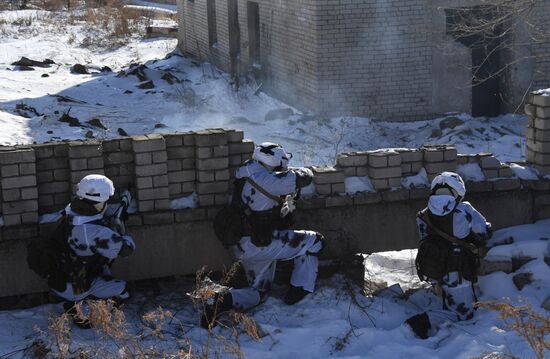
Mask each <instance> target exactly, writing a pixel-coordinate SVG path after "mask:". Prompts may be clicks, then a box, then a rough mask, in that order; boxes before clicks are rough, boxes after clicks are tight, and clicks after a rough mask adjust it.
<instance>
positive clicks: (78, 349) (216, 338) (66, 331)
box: [25, 267, 263, 359]
mask: <svg viewBox="0 0 550 359" xmlns="http://www.w3.org/2000/svg"><path fill="white" fill-rule="evenodd" d="M235 271H236V270H235V269H234V268H233V267H232V269H231V270H229V272H228V273H227V274H225V275H224V279H223V280H222V283H225V282H227V281H228V280H229V279H228V277H229V276H230V275H233V274H234V273H235ZM196 278H197V283H198V286H197V290H196V291H195V292H194V293H195V294H196V293H200V295H199V294H197V295H196V297H195V299H194V300H193V304H194V305H195V307H196V308H197V309H199V308H203V307H204V305H205V304H206V302H207V301H208V299H209V298H211V297H213V296H214V295H215V293H216V291H215V290H213V289H212V288H211V287H208V288H206V287H204V286H202V284H203V283H204V280H205V278H206V274H205V273H204V272H203V271H200V272H199V273H197V276H196ZM75 309H76V312H77V315H78V316H79V317H80V318H83V319H85V320H87V321H89V323H90V324H91V326H92V329H91V330H94V331H95V333H96V339H95V340H94V342H93V343H89V344H88V343H82V341H81V340H80V338H78V337H75V336H74V335H73V332H72V330H71V329H72V326H73V324H72V321H71V318H70V316H69V315H68V314H62V315H60V316H59V317H52V318H50V325H49V327H48V329H47V330H46V331H42V330H38V329H37V331H38V332H39V333H40V334H41V338H45V340H44V341H42V340H37V341H35V342H34V343H33V344H32V345H31V346H29V347H28V348H26V349H25V354H27V355H29V356H31V357H34V358H50V357H55V358H60V359H68V358H105V359H107V358H123V359H125V358H137V359H145V358H179V359H209V358H221V357H227V356H230V357H235V358H245V355H244V353H243V352H242V350H241V344H240V343H241V338H242V336H243V335H246V336H248V337H250V338H252V339H253V340H255V341H259V340H260V338H261V337H262V336H263V334H262V330H261V328H260V327H259V326H258V325H257V324H256V323H255V322H254V320H253V319H251V318H250V317H248V316H247V315H245V314H243V313H237V312H230V313H228V315H227V316H226V319H224V320H223V321H220V322H218V326H217V327H216V328H214V327H213V326H211V327H209V328H208V329H207V335H206V339H205V340H202V341H201V342H198V343H197V342H194V343H191V340H190V339H189V338H188V337H186V335H185V333H186V332H187V331H188V330H189V324H184V323H182V322H179V320H178V319H177V318H176V316H175V314H174V313H172V312H171V311H168V310H165V309H163V308H161V307H158V308H157V309H155V310H153V311H149V312H147V313H145V314H144V315H142V316H141V317H140V318H139V319H140V321H139V323H133V322H130V321H128V320H127V318H126V316H125V315H124V312H123V311H121V310H120V309H118V308H117V307H116V306H115V305H114V303H113V302H112V301H105V300H93V301H85V302H82V303H79V304H77V305H76V306H75ZM174 326H176V327H178V326H179V328H176V331H175V332H174V331H173V329H174ZM185 326H187V330H186V329H185V328H184V327H185ZM176 333H178V334H176ZM75 339H79V340H78V341H76V340H75Z"/></svg>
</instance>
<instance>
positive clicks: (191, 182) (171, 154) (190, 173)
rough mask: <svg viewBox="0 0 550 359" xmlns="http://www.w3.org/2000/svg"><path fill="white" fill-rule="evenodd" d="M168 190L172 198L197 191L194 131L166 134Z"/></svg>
mask: <svg viewBox="0 0 550 359" xmlns="http://www.w3.org/2000/svg"><path fill="white" fill-rule="evenodd" d="M164 138H165V140H166V153H167V155H168V160H167V171H168V192H169V195H170V198H171V199H172V198H178V197H183V196H188V195H190V194H191V193H193V192H194V191H195V180H196V171H195V137H194V135H193V133H192V132H186V133H176V134H166V135H164Z"/></svg>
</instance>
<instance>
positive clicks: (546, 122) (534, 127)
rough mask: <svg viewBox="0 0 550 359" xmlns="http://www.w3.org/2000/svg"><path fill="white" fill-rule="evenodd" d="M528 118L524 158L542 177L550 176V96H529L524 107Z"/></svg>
mask: <svg viewBox="0 0 550 359" xmlns="http://www.w3.org/2000/svg"><path fill="white" fill-rule="evenodd" d="M525 113H526V114H527V116H528V123H527V134H526V135H527V149H526V151H525V157H526V159H527V162H528V163H531V164H532V165H534V166H535V167H536V168H537V169H538V170H539V172H541V173H542V174H544V175H548V174H550V96H542V95H537V94H531V95H530V96H529V100H528V104H527V105H525Z"/></svg>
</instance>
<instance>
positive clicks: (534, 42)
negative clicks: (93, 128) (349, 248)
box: [178, 0, 550, 120]
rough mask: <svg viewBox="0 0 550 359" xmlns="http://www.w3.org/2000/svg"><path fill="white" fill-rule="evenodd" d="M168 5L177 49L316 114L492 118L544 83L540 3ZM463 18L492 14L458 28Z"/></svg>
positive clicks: (318, 0) (545, 48)
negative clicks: (175, 16) (172, 8)
mask: <svg viewBox="0 0 550 359" xmlns="http://www.w3.org/2000/svg"><path fill="white" fill-rule="evenodd" d="M491 3H492V4H493V5H491ZM504 3H507V4H510V3H514V4H515V5H514V6H517V9H514V10H513V11H512V12H511V14H509V13H506V9H507V8H506V7H502V6H500V7H495V6H494V5H495V4H496V5H503V4H504ZM522 3H525V7H522V6H520V5H521V4H522ZM532 3H534V4H535V5H534V7H533V8H529V10H527V11H525V10H523V9H524V8H527V7H528V6H530V5H529V4H532ZM503 9H504V10H503ZM178 13H179V22H180V30H179V47H180V49H181V50H182V52H183V53H185V54H187V55H191V56H193V57H195V58H198V59H199V60H201V61H208V62H211V63H213V64H215V65H217V66H218V67H220V68H221V69H223V70H225V71H227V72H230V73H231V74H233V75H234V76H235V75H239V76H243V75H254V76H256V77H257V79H258V80H259V81H260V82H261V83H263V89H264V90H265V91H267V92H268V93H270V94H272V95H274V96H275V97H278V98H280V99H281V100H283V101H286V102H288V103H289V104H292V105H294V106H296V107H298V108H302V109H309V110H312V111H314V112H316V113H317V114H319V115H321V116H335V115H357V116H368V117H372V118H379V119H393V120H414V119H423V118H431V117H433V116H436V115H440V114H443V113H448V112H467V113H471V114H473V115H474V116H481V115H486V116H493V115H497V114H499V113H505V112H515V111H516V110H517V109H518V108H522V106H521V104H522V103H523V102H524V100H525V97H526V93H527V91H528V89H530V88H545V87H550V41H549V40H548V39H549V38H548V37H547V36H543V35H541V34H542V33H544V34H545V35H547V34H548V33H550V25H549V21H548V20H549V19H550V0H536V1H534V2H532V1H530V0H529V1H527V0H517V1H515V2H510V1H505V0H490V1H481V0H438V1H436V0H407V1H402V0H383V1H382V0H256V1H246V0H178ZM503 13H504V14H506V16H504V17H503V15H502V14H503ZM508 15H510V16H508ZM470 18H476V19H483V20H484V21H486V22H487V23H491V22H494V21H495V19H501V20H502V21H500V22H498V23H496V24H497V25H498V26H494V27H489V28H488V29H483V30H484V33H483V34H479V33H478V34H476V33H469V34H468V36H464V34H461V33H460V29H462V28H468V29H469V30H471V28H472V27H477V26H478V24H479V23H473V25H472V23H471V21H470V20H469V19H470ZM539 26H540V27H539ZM482 38H483V41H480V39H482ZM480 44H481V45H480Z"/></svg>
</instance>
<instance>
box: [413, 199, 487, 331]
mask: <svg viewBox="0 0 550 359" xmlns="http://www.w3.org/2000/svg"><path fill="white" fill-rule="evenodd" d="M455 204H456V201H455V199H454V197H453V196H441V195H437V196H431V197H430V201H429V205H428V208H429V210H430V212H431V213H432V214H434V215H438V213H439V214H441V213H448V208H452V206H454V205H455ZM452 216H453V219H452V226H453V233H452V234H453V236H454V237H456V238H458V239H465V238H467V237H468V236H469V235H470V234H471V233H473V234H474V235H479V236H481V237H485V236H486V235H487V231H488V228H489V223H488V222H487V221H486V220H485V217H483V215H481V213H479V212H478V211H477V210H476V209H475V208H474V207H473V206H472V205H471V204H470V203H469V202H460V203H459V204H458V205H457V206H456V208H455V209H454V210H453V211H452ZM416 224H417V226H418V229H419V231H420V238H421V240H424V239H426V238H427V236H428V225H427V224H426V223H425V222H424V221H423V220H422V219H421V218H420V217H417V218H416ZM449 234H450V233H449ZM460 250H462V249H461V248H460V247H459V246H453V253H452V255H457V254H459V253H460ZM434 284H436V283H434ZM441 289H442V291H443V309H441V310H432V311H428V312H426V314H427V315H428V317H429V319H430V323H431V325H432V327H434V326H435V327H438V326H439V325H440V324H442V323H443V322H445V321H452V322H456V321H462V320H468V319H471V318H472V317H473V315H474V307H473V304H474V302H475V300H476V299H475V298H476V296H475V293H474V289H473V286H472V282H470V281H468V280H466V279H464V278H461V276H460V274H459V273H458V272H450V273H447V275H445V276H444V277H443V282H442V283H441Z"/></svg>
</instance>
